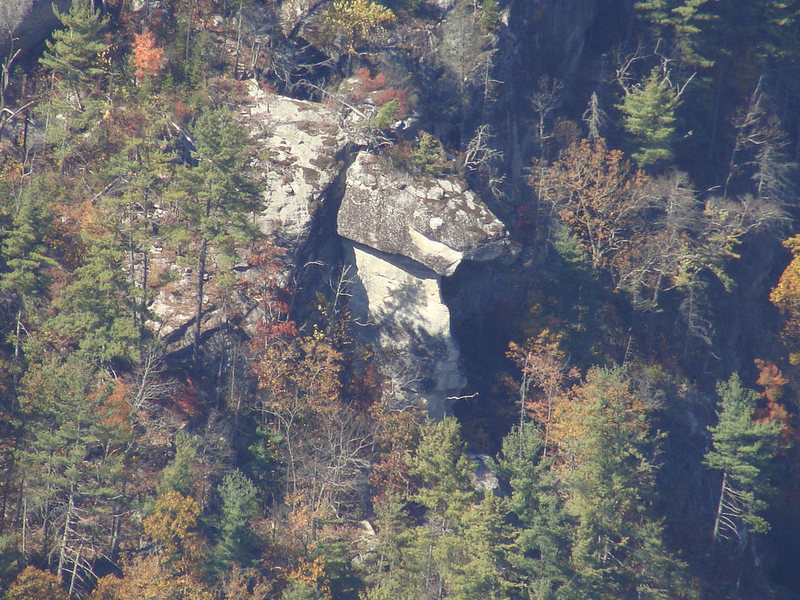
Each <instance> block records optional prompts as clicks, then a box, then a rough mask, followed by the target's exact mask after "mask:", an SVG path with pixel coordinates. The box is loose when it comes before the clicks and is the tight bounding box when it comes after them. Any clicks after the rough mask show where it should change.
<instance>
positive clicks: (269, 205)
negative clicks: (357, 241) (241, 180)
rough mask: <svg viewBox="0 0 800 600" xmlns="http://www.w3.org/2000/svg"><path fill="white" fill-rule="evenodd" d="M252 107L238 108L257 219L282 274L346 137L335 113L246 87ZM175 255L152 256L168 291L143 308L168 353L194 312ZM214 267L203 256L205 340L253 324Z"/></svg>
mask: <svg viewBox="0 0 800 600" xmlns="http://www.w3.org/2000/svg"><path fill="white" fill-rule="evenodd" d="M248 85H249V92H250V101H249V102H246V103H243V104H241V105H240V106H239V107H238V111H239V115H240V118H241V119H242V122H244V123H245V125H246V126H247V127H249V128H250V130H251V133H252V136H253V139H254V140H255V141H256V144H257V147H258V150H259V154H260V155H261V158H260V159H259V164H258V165H257V168H258V169H259V171H260V174H261V175H262V180H261V188H262V197H263V202H262V210H261V212H260V213H258V214H257V215H255V218H256V222H257V224H258V226H259V228H260V229H261V231H262V232H263V233H265V234H266V235H267V236H268V238H269V239H270V240H271V241H273V242H274V243H275V244H277V245H278V246H280V247H281V248H282V250H284V251H285V254H284V255H283V260H284V261H285V263H286V271H287V273H286V274H285V275H287V277H288V271H289V270H291V269H292V263H293V262H294V261H295V260H296V259H297V252H298V249H299V248H300V247H301V246H302V245H303V244H306V243H307V241H308V239H309V237H314V236H318V235H319V233H318V232H316V231H314V230H313V228H314V225H313V220H314V216H315V215H316V214H317V212H318V211H319V209H320V208H321V207H322V205H323V203H324V202H325V200H326V198H327V197H328V195H330V192H331V187H332V184H333V182H334V180H335V179H336V177H337V176H338V175H339V174H340V173H341V171H342V169H344V168H345V163H344V161H343V160H341V159H342V158H343V156H344V154H345V151H346V149H347V146H348V144H349V138H348V136H347V134H346V133H345V132H343V130H341V129H340V128H339V126H338V125H337V119H336V115H335V114H333V113H332V112H331V111H330V110H328V109H327V108H326V107H325V106H324V105H323V104H320V103H316V102H304V101H300V100H294V99H292V98H287V97H285V96H279V95H277V94H272V93H268V92H265V91H263V90H261V89H260V88H259V86H258V84H257V83H256V82H254V81H251V82H248ZM244 254H245V253H244V252H243V253H242V261H241V262H240V263H239V264H238V265H237V270H238V271H239V275H240V276H243V277H245V278H248V277H251V276H256V273H255V271H254V270H253V269H249V268H248V267H247V265H246V262H245V261H244V258H245V256H244ZM173 262H174V257H173V256H171V255H168V254H165V255H163V256H162V254H161V253H160V252H159V251H156V250H154V251H153V252H152V254H151V264H152V267H151V268H153V269H154V270H161V271H164V272H165V273H167V272H168V276H165V277H164V279H165V280H167V281H169V284H168V285H164V286H161V287H159V288H158V289H155V290H153V301H152V304H151V305H150V306H149V308H150V311H151V313H152V314H153V315H154V316H155V317H156V318H155V319H154V320H153V322H151V323H150V326H151V327H152V328H153V329H154V330H155V331H157V332H158V334H159V335H160V336H161V338H162V339H164V340H166V341H167V342H168V343H169V344H170V347H171V349H173V350H177V349H180V348H181V347H184V346H186V345H187V344H188V343H189V342H190V340H189V338H188V337H187V335H188V333H189V331H190V326H191V324H192V323H193V321H194V316H195V315H194V312H195V309H196V299H195V288H196V274H195V273H194V271H193V269H192V268H191V266H189V267H183V268H182V267H181V266H179V265H177V264H173ZM218 268H219V267H218V265H217V264H216V261H215V253H214V248H211V249H210V252H209V258H208V281H207V282H206V286H205V290H206V298H205V299H204V304H205V306H206V310H207V312H206V315H205V317H204V319H203V335H204V336H206V335H208V334H210V333H212V332H213V331H214V330H216V329H218V328H219V327H221V326H224V325H225V324H226V322H228V321H229V320H235V321H236V322H238V323H239V325H240V326H242V327H244V328H245V329H247V327H248V323H251V322H252V321H253V319H252V316H253V315H251V314H250V311H251V309H252V308H253V306H254V305H255V302H254V301H253V299H252V298H247V297H243V296H242V295H241V294H239V293H236V294H232V293H231V291H230V290H224V289H222V288H220V287H219V286H217V285H216V282H217V269H218Z"/></svg>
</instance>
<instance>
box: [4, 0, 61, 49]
mask: <svg viewBox="0 0 800 600" xmlns="http://www.w3.org/2000/svg"><path fill="white" fill-rule="evenodd" d="M71 4H72V2H71V0H0V56H3V55H5V54H6V53H7V52H8V50H9V47H10V46H11V44H10V40H9V39H8V35H7V32H13V33H12V35H13V38H14V48H15V49H17V48H22V49H23V50H27V49H29V48H31V47H33V46H35V45H37V44H40V43H41V42H43V41H44V40H46V39H47V37H48V36H49V35H50V34H51V33H52V32H53V30H54V29H56V28H57V27H58V26H59V25H60V23H59V21H58V19H57V18H56V16H55V14H54V13H53V6H55V7H56V9H57V10H59V11H61V12H65V11H67V10H69V7H70V5H71Z"/></svg>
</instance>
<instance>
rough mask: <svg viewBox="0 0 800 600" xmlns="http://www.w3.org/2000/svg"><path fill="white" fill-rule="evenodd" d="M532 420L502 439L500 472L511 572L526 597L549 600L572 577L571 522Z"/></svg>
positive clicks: (549, 460)
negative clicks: (512, 542) (512, 538)
mask: <svg viewBox="0 0 800 600" xmlns="http://www.w3.org/2000/svg"><path fill="white" fill-rule="evenodd" d="M541 452H542V439H541V435H540V433H539V431H538V429H537V425H536V424H535V423H533V422H528V423H525V424H524V425H523V426H522V429H521V430H520V429H519V428H518V427H515V428H514V429H512V430H511V432H510V433H509V434H508V435H507V436H506V438H505V440H504V441H503V453H502V459H501V461H500V469H501V473H502V474H503V475H504V476H505V477H506V478H507V479H508V482H509V484H510V486H511V496H510V497H509V498H508V507H509V509H510V511H511V514H512V515H513V517H514V519H513V522H514V524H515V526H516V530H517V540H516V547H515V551H514V552H513V553H512V554H511V556H510V558H509V560H510V561H511V564H512V567H513V571H514V573H515V576H516V578H517V579H518V580H519V582H520V583H521V584H522V585H523V586H524V589H525V592H526V594H527V595H525V594H523V595H522V596H521V597H523V598H530V599H531V600H552V599H553V598H556V597H557V594H558V589H559V588H561V587H562V586H563V585H564V584H565V583H566V582H567V581H569V580H570V579H571V577H572V576H573V574H572V572H571V567H570V564H569V559H570V556H569V554H570V552H569V551H570V539H571V535H572V523H571V520H570V517H569V515H568V514H567V513H566V511H565V507H564V502H563V500H562V496H563V490H562V489H561V487H560V485H559V482H558V479H557V477H556V473H555V471H554V470H553V469H552V460H551V459H549V458H542V457H541Z"/></svg>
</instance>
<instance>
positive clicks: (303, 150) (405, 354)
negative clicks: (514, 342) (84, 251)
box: [150, 82, 507, 415]
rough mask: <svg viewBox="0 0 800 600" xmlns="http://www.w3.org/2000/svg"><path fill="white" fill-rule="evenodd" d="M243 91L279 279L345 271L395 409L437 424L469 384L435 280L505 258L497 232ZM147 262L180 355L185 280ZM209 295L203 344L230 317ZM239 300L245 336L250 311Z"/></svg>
mask: <svg viewBox="0 0 800 600" xmlns="http://www.w3.org/2000/svg"><path fill="white" fill-rule="evenodd" d="M249 90H250V95H251V101H250V102H249V103H248V104H246V105H244V106H242V107H241V110H240V116H241V118H242V119H243V120H244V121H245V122H246V123H247V124H248V125H249V127H250V129H251V131H252V133H253V136H254V138H255V139H256V140H257V143H258V146H259V148H260V149H261V151H262V156H263V157H264V158H263V159H262V160H263V164H261V165H260V167H261V169H262V171H263V174H264V179H263V199H264V201H263V209H262V211H261V212H260V213H259V214H258V215H257V216H256V221H257V223H258V225H259V227H260V229H261V231H262V232H263V233H265V234H267V235H268V236H269V237H270V238H271V239H273V240H274V241H275V243H276V244H277V245H278V246H279V247H281V248H282V249H283V250H284V251H285V253H286V254H285V258H284V260H285V267H286V268H285V271H284V273H283V277H284V279H285V280H286V281H289V280H303V281H306V282H307V281H308V280H309V278H308V277H307V276H306V274H305V273H304V271H305V270H306V266H308V265H312V266H313V267H315V268H317V269H318V270H319V269H321V270H327V271H330V270H331V269H334V268H336V267H337V266H338V265H336V264H332V263H334V262H338V261H340V260H341V261H343V262H344V267H343V268H344V271H345V272H346V273H347V276H346V278H345V279H346V285H347V288H348V289H347V291H346V294H347V295H348V296H349V298H350V300H349V301H350V304H351V310H352V312H353V315H354V317H355V318H356V322H357V323H358V324H359V325H361V327H360V328H359V329H360V330H361V332H362V334H363V337H364V339H365V340H366V341H367V342H369V343H371V344H372V345H373V346H374V349H375V351H376V352H377V353H378V356H379V362H380V363H381V365H382V368H383V370H384V374H385V375H386V376H387V377H388V378H389V380H390V382H391V388H392V392H393V393H394V395H395V400H396V401H398V402H413V401H421V402H422V403H423V404H424V405H425V406H426V407H427V408H428V410H429V411H430V412H431V413H432V414H434V415H441V414H443V412H444V410H445V405H446V399H447V398H448V397H452V396H456V395H458V394H459V393H460V392H461V391H462V388H463V386H464V384H465V378H464V375H463V373H462V367H461V364H460V354H459V348H458V344H457V342H456V341H455V340H454V338H453V336H452V333H451V330H450V312H449V309H448V307H447V306H446V305H445V304H444V302H443V301H442V297H441V279H442V277H448V276H451V275H453V273H454V272H455V271H456V269H457V267H458V265H459V264H460V263H461V262H462V261H463V260H470V261H479V262H480V261H488V260H492V259H495V258H497V257H498V256H500V255H501V254H503V253H504V252H505V250H506V242H507V240H506V232H505V228H504V226H503V224H502V223H501V222H500V221H498V219H497V218H496V217H495V216H494V215H493V214H492V213H491V212H490V211H489V209H488V208H487V207H486V206H485V205H484V203H483V202H482V201H481V200H480V199H479V198H478V197H477V196H476V195H475V193H474V192H472V191H470V190H469V189H467V187H466V185H465V183H464V182H463V181H460V180H459V179H458V178H456V177H452V176H451V177H433V176H430V175H413V174H411V173H409V172H407V171H404V170H402V169H400V168H398V167H397V166H395V165H393V164H392V162H391V161H390V160H389V159H388V158H386V157H380V156H378V155H375V154H372V153H370V152H369V151H367V150H365V149H364V148H363V146H360V145H359V140H358V138H359V131H360V130H359V129H358V128H344V127H343V126H340V125H339V121H338V115H337V114H336V113H335V112H333V111H332V110H331V109H329V108H328V107H326V106H325V105H323V104H320V103H315V102H308V101H302V100H296V99H292V98H287V97H284V96H280V95H277V94H273V93H267V92H264V91H262V90H260V89H259V88H258V86H257V85H256V84H255V83H254V82H252V83H251V84H250V86H249ZM336 227H338V235H337V229H336ZM153 262H154V264H157V265H158V264H159V263H160V268H161V269H170V270H172V271H174V272H175V273H174V274H175V276H176V277H177V280H176V281H173V282H172V283H171V284H170V285H168V286H163V287H162V288H161V289H160V290H159V291H158V293H157V295H156V297H155V300H154V302H153V304H152V306H151V307H150V308H151V310H152V312H153V313H154V314H155V315H156V317H157V319H156V320H155V321H154V322H153V326H154V327H157V328H158V331H159V333H160V335H161V336H162V337H163V338H164V339H166V340H167V341H168V342H170V343H171V344H172V347H173V349H179V348H181V347H185V345H187V344H188V342H189V340H188V338H187V336H186V333H187V332H188V331H189V328H190V325H191V323H192V320H193V317H194V314H193V303H192V302H191V301H189V299H190V298H191V297H192V286H193V278H192V271H191V270H190V269H185V268H183V267H180V266H178V265H176V264H170V263H169V260H168V259H167V258H166V257H163V258H162V257H160V256H159V255H158V253H157V252H154V256H153ZM237 268H238V269H239V270H241V271H242V272H246V271H247V267H246V266H245V265H244V264H242V265H241V266H240V267H237ZM252 275H253V274H252V273H250V276H252ZM245 276H248V275H247V274H246V273H245ZM312 279H313V278H312ZM212 284H213V281H212ZM208 289H209V290H211V291H210V292H209V297H208V301H209V304H208V306H209V308H208V313H209V314H208V316H207V317H206V319H205V321H204V335H205V336H209V335H211V334H213V332H214V330H215V329H218V328H219V327H221V326H224V325H225V324H226V323H228V322H229V321H230V320H231V318H232V315H231V311H232V309H231V302H230V301H229V299H227V301H225V302H223V301H219V302H218V301H216V298H215V296H214V286H213V285H209V286H208ZM238 301H239V302H238V306H239V316H240V317H241V318H240V319H239V322H240V323H241V324H242V325H243V326H244V328H245V330H247V328H248V326H247V323H248V322H250V321H251V318H249V317H248V314H251V313H252V311H253V310H255V303H254V302H252V299H249V298H247V297H243V296H240V297H239V298H238Z"/></svg>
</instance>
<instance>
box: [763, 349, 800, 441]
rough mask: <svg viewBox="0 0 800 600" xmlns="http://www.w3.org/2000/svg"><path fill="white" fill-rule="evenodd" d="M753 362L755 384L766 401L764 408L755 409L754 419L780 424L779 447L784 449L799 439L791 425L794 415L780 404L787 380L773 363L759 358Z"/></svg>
mask: <svg viewBox="0 0 800 600" xmlns="http://www.w3.org/2000/svg"><path fill="white" fill-rule="evenodd" d="M754 362H755V364H756V367H757V368H758V379H756V384H758V385H759V386H761V387H762V388H764V391H763V392H761V397H762V398H764V400H766V404H765V405H764V406H761V407H759V408H757V409H756V411H755V414H754V417H755V418H756V420H757V421H767V420H769V421H773V422H775V423H780V424H781V425H782V426H783V429H781V437H780V443H781V446H783V447H784V448H786V447H788V446H791V445H793V444H794V443H795V442H796V441H797V440H798V439H800V436H798V433H797V430H796V429H795V428H794V426H793V425H792V422H793V421H794V415H792V414H791V413H790V412H789V410H788V409H787V408H786V405H785V404H784V403H783V402H780V399H781V397H783V392H784V387H785V386H786V385H787V384H788V383H789V380H788V379H786V378H785V377H784V376H783V374H782V373H781V371H780V369H779V368H778V367H777V366H776V365H775V363H773V362H770V361H767V360H762V359H760V358H757V359H755V361H754Z"/></svg>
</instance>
